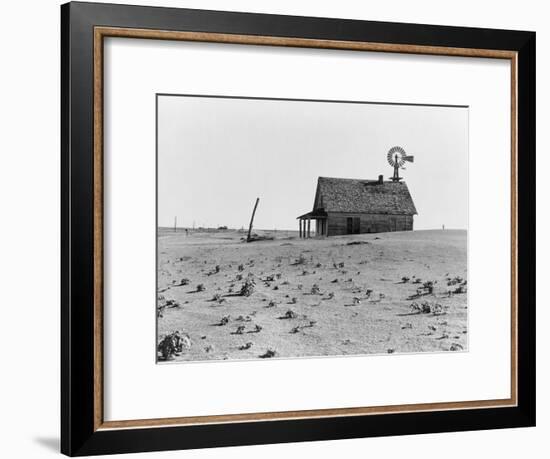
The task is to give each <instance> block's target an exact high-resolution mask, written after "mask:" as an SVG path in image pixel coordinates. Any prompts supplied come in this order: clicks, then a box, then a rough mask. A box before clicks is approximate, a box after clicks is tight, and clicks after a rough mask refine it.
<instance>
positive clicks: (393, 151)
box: [388, 146, 414, 182]
mask: <svg viewBox="0 0 550 459" xmlns="http://www.w3.org/2000/svg"><path fill="white" fill-rule="evenodd" d="M406 162H408V163H413V162H414V156H412V155H407V153H406V152H405V150H404V149H403V148H401V147H398V146H395V147H392V148H390V150H389V151H388V163H389V164H390V166H393V177H392V178H391V179H392V180H393V181H394V182H399V180H401V179H402V177H399V168H401V169H405V163H406Z"/></svg>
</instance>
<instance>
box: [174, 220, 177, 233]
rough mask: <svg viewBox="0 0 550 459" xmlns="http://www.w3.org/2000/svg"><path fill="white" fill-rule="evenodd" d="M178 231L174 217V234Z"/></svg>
mask: <svg viewBox="0 0 550 459" xmlns="http://www.w3.org/2000/svg"><path fill="white" fill-rule="evenodd" d="M177 231H178V217H177V216H176V217H174V233H176V232H177Z"/></svg>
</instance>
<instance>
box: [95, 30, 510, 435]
mask: <svg viewBox="0 0 550 459" xmlns="http://www.w3.org/2000/svg"><path fill="white" fill-rule="evenodd" d="M105 37H120V38H141V39H156V40H176V41H191V42H210V43H230V44H246V45H263V46H286V47H301V48H320V49H340V50H354V51H370V52H385V53H403V54H424V55H425V54H428V55H440V56H460V57H482V58H494V59H507V60H509V61H510V64H511V65H510V67H511V78H510V79H511V88H510V90H511V104H510V112H511V114H510V116H511V139H510V140H511V196H510V198H511V242H510V243H511V254H512V259H511V301H512V304H511V330H510V332H511V343H512V345H511V349H510V359H511V374H510V382H511V395H510V398H507V399H497V400H471V401H461V402H440V403H420V404H405V405H387V406H374V407H373V406H371V407H354V408H333V409H320V410H301V411H280V412H264V413H249V414H227V415H212V416H188V417H176V418H158V419H129V420H118V421H105V420H104V396H103V395H104V390H103V383H104V378H103V351H104V348H103V70H104V66H103V64H104V62H103V42H104V38H105ZM517 61H518V56H517V52H515V51H503V50H488V49H471V48H451V47H438V46H420V45H402V44H387V43H371V42H351V41H334V40H318V39H305V38H285V37H271V36H256V35H233V34H223V33H203V32H178V31H165V30H149V29H128V28H115V27H95V28H94V160H93V164H94V431H96V430H107V429H127V428H140V427H141V428H143V427H162V426H175V425H197V424H218V423H234V422H251V421H277V420H289V419H308V418H326V417H341V416H364V415H373V414H385V413H410V412H419V411H442V410H459V409H472V408H496V407H510V406H516V405H517V366H518V362H517V288H518V286H517V282H518V279H517V246H518V244H517Z"/></svg>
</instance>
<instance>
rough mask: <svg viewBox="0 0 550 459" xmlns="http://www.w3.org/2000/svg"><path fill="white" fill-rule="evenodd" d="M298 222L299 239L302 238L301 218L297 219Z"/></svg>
mask: <svg viewBox="0 0 550 459" xmlns="http://www.w3.org/2000/svg"><path fill="white" fill-rule="evenodd" d="M298 223H299V224H300V239H302V219H301V218H299V219H298Z"/></svg>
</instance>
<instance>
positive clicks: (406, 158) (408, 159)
mask: <svg viewBox="0 0 550 459" xmlns="http://www.w3.org/2000/svg"><path fill="white" fill-rule="evenodd" d="M402 159H403V160H404V161H408V162H410V163H414V156H408V155H406V156H403V158H402Z"/></svg>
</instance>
